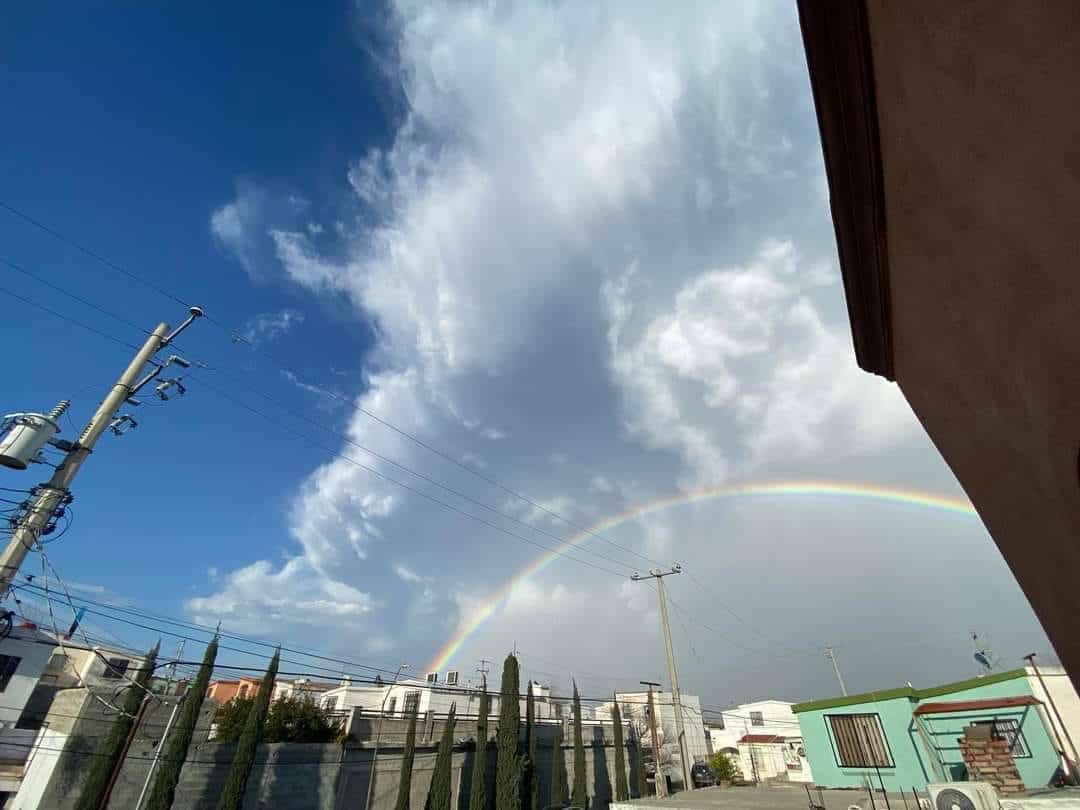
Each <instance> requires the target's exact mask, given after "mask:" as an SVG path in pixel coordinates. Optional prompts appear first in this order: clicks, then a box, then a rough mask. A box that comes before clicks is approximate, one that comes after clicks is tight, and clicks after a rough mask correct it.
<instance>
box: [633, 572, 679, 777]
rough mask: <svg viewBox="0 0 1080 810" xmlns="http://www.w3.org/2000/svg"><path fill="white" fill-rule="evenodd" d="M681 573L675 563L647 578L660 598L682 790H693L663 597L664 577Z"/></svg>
mask: <svg viewBox="0 0 1080 810" xmlns="http://www.w3.org/2000/svg"><path fill="white" fill-rule="evenodd" d="M681 573H682V566H681V565H679V564H678V563H676V564H675V565H673V566H671V569H670V570H668V571H661V570H660V569H659V568H654V569H652V570H650V571H649V576H650V577H652V578H653V579H655V580H656V592H657V593H658V594H659V596H660V622H661V624H663V625H664V644H665V646H666V647H667V665H668V677H669V678H670V679H671V704H672V708H673V709H674V711H675V734H676V735H677V736H678V738H679V759H681V760H682V775H683V790H693V789H694V780H693V779H691V778H690V754H689V752H688V751H687V749H686V728H685V727H684V725H683V711H682V694H681V693H680V692H679V675H678V673H677V672H676V671H675V650H674V648H673V647H672V646H671V627H670V626H669V624H668V613H667V598H666V597H665V595H664V577H669V576H671V575H672V574H681ZM644 578H645V577H643V576H641V575H640V574H638V573H634V574H633V575H632V576H631V577H630V579H632V580H633V581H634V582H638V581H640V580H642V579H644Z"/></svg>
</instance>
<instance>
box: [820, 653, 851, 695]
mask: <svg viewBox="0 0 1080 810" xmlns="http://www.w3.org/2000/svg"><path fill="white" fill-rule="evenodd" d="M825 657H826V658H828V659H829V660H830V661H832V668H833V672H835V673H836V680H837V682H838V683H839V684H840V694H842V695H843V696H844V697H847V687H846V686H844V679H843V677H841V675H840V665H839V664H838V663H836V652H835V651H834V650H833V648H832V647H826V648H825Z"/></svg>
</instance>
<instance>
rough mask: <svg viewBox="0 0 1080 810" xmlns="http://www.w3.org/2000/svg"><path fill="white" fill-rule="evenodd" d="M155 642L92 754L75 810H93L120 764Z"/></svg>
mask: <svg viewBox="0 0 1080 810" xmlns="http://www.w3.org/2000/svg"><path fill="white" fill-rule="evenodd" d="M160 646H161V642H160V641H159V642H158V643H157V644H155V645H154V647H153V649H151V650H150V652H148V653H147V654H146V661H145V663H144V664H143V666H142V669H140V670H139V672H138V673H137V674H136V675H135V684H138V685H137V686H136V685H134V684H133V685H130V686H128V687H127V694H126V695H125V696H124V702H123V705H122V706H121V707H120V708H121V709H122V711H123V713H122V714H121V715H120V716H119V717H117V718H116V720H114V721H113V723H112V725H111V726H109V733H108V734H106V735H105V737H104V738H103V739H102V741H101V744H100V745H99V746H98V747H97V750H96V751H95V752H94V753H95V756H94V761H93V764H92V765H91V766H90V772H89V773H88V774H87V775H86V780H85V781H84V782H83V786H82V790H81V791H80V792H79V800H78V802H77V803H76V804H75V807H76V810H97V808H98V805H99V804H100V803H101V799H102V798H103V797H104V795H105V789H106V788H107V787H108V785H109V779H111V778H112V775H113V771H114V770H115V769H116V768H119V767H120V766H121V765H123V761H122V760H121V759H120V756H121V753H122V752H123V750H124V744H125V743H126V742H127V738H128V735H129V734H130V733H131V728H132V726H133V725H134V724H135V715H136V714H137V713H138V711H139V707H140V706H141V705H142V702H143V698H145V697H146V691H145V688H146V684H147V683H149V681H150V676H151V675H153V673H154V663H155V662H156V660H157V654H158V648H159V647H160Z"/></svg>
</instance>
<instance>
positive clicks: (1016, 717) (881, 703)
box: [792, 669, 1064, 791]
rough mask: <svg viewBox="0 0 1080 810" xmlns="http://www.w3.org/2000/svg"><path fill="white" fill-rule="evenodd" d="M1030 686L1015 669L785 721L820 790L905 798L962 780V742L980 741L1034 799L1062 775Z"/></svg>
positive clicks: (808, 706) (801, 706)
mask: <svg viewBox="0 0 1080 810" xmlns="http://www.w3.org/2000/svg"><path fill="white" fill-rule="evenodd" d="M1033 682H1035V683H1036V684H1037V681H1035V679H1034V677H1033V675H1032V674H1031V673H1029V671H1028V670H1026V669H1015V670H1011V671H1008V672H1001V673H993V674H988V675H985V676H983V677H980V678H972V679H970V680H966V681H958V682H956V683H948V684H944V685H942V686H936V687H932V688H929V689H915V688H913V687H911V686H905V687H900V688H898V689H886V690H883V691H880V692H867V693H864V694H859V695H848V696H845V697H837V698H829V699H826V700H815V701H809V702H806V703H797V704H795V705H794V706H793V707H792V711H794V712H795V714H796V716H797V717H798V718H799V726H800V728H801V730H802V737H803V742H804V745H805V748H806V754H807V757H808V759H809V761H810V766H811V767H812V768H813V773H814V781H815V782H816V783H817V784H818V785H820V786H822V787H829V788H858V787H864V786H865V785H866V784H868V783H869V784H872V785H873V786H874V787H875V788H877V787H878V786H879V785H880V784H884V786H885V788H886V789H888V790H897V791H899V790H908V791H910V790H911V788H913V787H914V788H918V789H923V788H925V787H926V785H927V784H928V783H931V782H949V781H956V780H963V779H965V778H967V777H968V775H969V773H970V771H971V768H972V764H973V763H972V761H971V758H970V757H968V756H967V755H966V752H965V750H964V748H965V745H966V743H964V742H962V741H965V740H969V739H972V738H975V737H977V736H979V734H981V735H982V736H984V737H985V738H987V739H993V740H997V741H1000V742H999V745H1000V747H1001V748H1002V751H1003V753H1007V754H1009V755H1011V759H1012V762H1013V763H1014V764H1015V768H1016V771H1017V772H1018V775H1019V778H1020V779H1021V780H1022V781H1023V785H1024V786H1026V787H1027V788H1028V789H1035V788H1041V787H1045V786H1047V785H1049V784H1052V783H1054V781H1055V780H1056V778H1057V777H1058V776H1059V775H1060V774H1061V773H1062V769H1063V759H1062V755H1061V751H1062V750H1064V747H1063V746H1061V747H1059V744H1058V742H1057V738H1058V735H1057V734H1056V733H1055V731H1054V728H1053V726H1052V725H1051V720H1050V713H1049V711H1048V707H1047V706H1046V705H1045V704H1044V703H1043V702H1042V700H1041V698H1040V697H1038V696H1037V695H1036V694H1035V689H1034V688H1033ZM1010 767H1011V766H1010Z"/></svg>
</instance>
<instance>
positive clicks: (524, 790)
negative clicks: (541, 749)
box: [521, 681, 541, 810]
mask: <svg viewBox="0 0 1080 810" xmlns="http://www.w3.org/2000/svg"><path fill="white" fill-rule="evenodd" d="M535 719H536V698H535V697H534V696H533V685H532V681H529V694H528V696H527V697H526V699H525V756H526V760H525V771H524V774H523V780H522V785H521V804H522V807H524V810H541V808H540V779H539V778H538V777H537V774H536V729H534V728H533V723H534V720H535Z"/></svg>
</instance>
